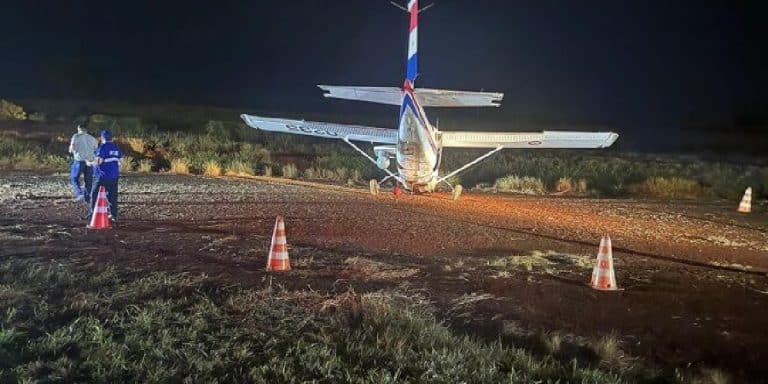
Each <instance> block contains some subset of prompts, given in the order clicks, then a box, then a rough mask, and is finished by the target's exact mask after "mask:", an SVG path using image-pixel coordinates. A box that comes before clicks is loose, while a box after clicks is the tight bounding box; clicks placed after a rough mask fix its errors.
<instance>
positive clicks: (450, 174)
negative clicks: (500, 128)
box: [437, 145, 504, 183]
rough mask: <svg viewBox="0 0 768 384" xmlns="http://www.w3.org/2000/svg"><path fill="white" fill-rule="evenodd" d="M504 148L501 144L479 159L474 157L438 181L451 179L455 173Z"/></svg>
mask: <svg viewBox="0 0 768 384" xmlns="http://www.w3.org/2000/svg"><path fill="white" fill-rule="evenodd" d="M502 149H504V146H503V145H499V146H498V147H496V149H494V150H492V151H489V152H487V153H486V154H484V155H482V156H480V157H478V158H477V159H474V160H472V161H470V162H469V163H467V164H465V165H464V166H463V167H461V168H459V169H457V170H455V171H453V172H451V173H449V174H447V175H445V176H443V177H441V178H440V179H439V180H437V182H438V183H440V182H443V181H445V180H447V179H449V178H450V177H451V176H453V175H455V174H457V173H459V172H461V171H463V170H465V169H467V168H469V167H471V166H473V165H475V164H477V163H479V162H481V161H483V160H484V159H485V158H486V157H488V156H490V155H493V154H494V153H496V152H498V151H501V150H502Z"/></svg>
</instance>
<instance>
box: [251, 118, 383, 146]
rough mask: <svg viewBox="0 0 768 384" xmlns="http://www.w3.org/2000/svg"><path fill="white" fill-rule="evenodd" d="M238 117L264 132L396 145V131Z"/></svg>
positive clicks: (302, 121) (315, 122) (313, 122)
mask: <svg viewBox="0 0 768 384" xmlns="http://www.w3.org/2000/svg"><path fill="white" fill-rule="evenodd" d="M240 117H241V118H242V119H243V121H245V123H246V124H248V126H250V127H251V128H256V129H261V130H264V131H271V132H283V133H293V134H297V135H306V136H315V137H324V138H327V139H348V140H354V141H367V142H370V143H381V144H397V130H396V129H387V128H374V127H365V126H362V125H347V124H334V123H322V122H318V121H304V120H290V119H276V118H271V117H261V116H253V115H245V114H243V115H240Z"/></svg>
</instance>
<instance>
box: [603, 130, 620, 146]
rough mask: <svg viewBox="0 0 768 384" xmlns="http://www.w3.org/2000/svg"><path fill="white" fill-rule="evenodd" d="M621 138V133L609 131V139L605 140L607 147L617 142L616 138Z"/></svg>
mask: <svg viewBox="0 0 768 384" xmlns="http://www.w3.org/2000/svg"><path fill="white" fill-rule="evenodd" d="M618 139H619V134H618V133H615V132H609V133H608V139H607V140H606V141H605V148H608V147H610V146H611V145H613V143H615V142H616V140H618Z"/></svg>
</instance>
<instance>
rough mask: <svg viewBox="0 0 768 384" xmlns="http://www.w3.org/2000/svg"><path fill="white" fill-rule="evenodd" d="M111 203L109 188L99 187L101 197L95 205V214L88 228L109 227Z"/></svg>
mask: <svg viewBox="0 0 768 384" xmlns="http://www.w3.org/2000/svg"><path fill="white" fill-rule="evenodd" d="M109 227H110V225H109V203H108V202H107V190H106V189H104V187H99V197H98V198H97V199H96V204H94V207H93V216H92V217H91V223H90V224H88V226H86V228H88V229H109Z"/></svg>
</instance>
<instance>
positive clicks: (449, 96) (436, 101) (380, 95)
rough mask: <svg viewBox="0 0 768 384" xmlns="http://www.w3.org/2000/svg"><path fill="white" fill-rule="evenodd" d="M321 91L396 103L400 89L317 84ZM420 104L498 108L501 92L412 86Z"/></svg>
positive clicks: (359, 99) (342, 97) (328, 95)
mask: <svg viewBox="0 0 768 384" xmlns="http://www.w3.org/2000/svg"><path fill="white" fill-rule="evenodd" d="M318 87H320V89H322V90H323V91H325V93H324V94H323V96H325V97H331V98H336V99H345V100H358V101H367V102H371V103H379V104H389V105H400V104H401V103H402V102H403V90H402V89H400V88H396V87H354V86H351V87H348V86H336V85H318ZM413 93H414V94H415V95H416V98H417V99H418V100H419V104H421V105H422V106H423V107H498V106H499V105H501V99H502V98H504V94H503V93H497V92H472V91H452V90H447V89H430V88H416V89H414V90H413Z"/></svg>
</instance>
